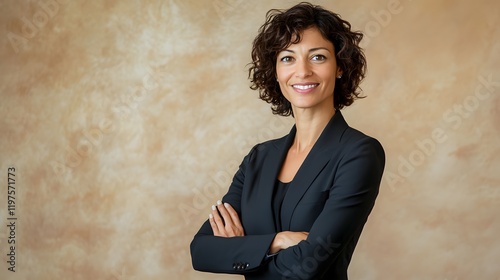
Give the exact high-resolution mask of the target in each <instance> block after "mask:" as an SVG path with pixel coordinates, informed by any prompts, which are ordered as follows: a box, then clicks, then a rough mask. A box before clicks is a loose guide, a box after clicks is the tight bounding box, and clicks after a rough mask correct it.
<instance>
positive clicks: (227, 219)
mask: <svg viewBox="0 0 500 280" xmlns="http://www.w3.org/2000/svg"><path fill="white" fill-rule="evenodd" d="M219 213H220V215H219ZM221 216H222V217H221ZM208 220H209V221H210V225H211V226H212V231H213V232H214V236H221V237H234V236H244V235H245V232H244V230H243V226H242V225H241V222H240V218H239V217H238V213H237V212H236V210H234V208H233V207H232V206H231V205H229V203H224V204H222V202H221V201H220V200H219V201H217V206H215V205H212V213H211V214H210V216H209V219H208Z"/></svg>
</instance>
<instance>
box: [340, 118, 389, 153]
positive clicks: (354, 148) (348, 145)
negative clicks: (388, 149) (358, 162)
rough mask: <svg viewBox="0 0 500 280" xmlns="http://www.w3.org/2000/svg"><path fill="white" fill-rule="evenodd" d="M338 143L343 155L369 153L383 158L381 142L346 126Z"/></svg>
mask: <svg viewBox="0 0 500 280" xmlns="http://www.w3.org/2000/svg"><path fill="white" fill-rule="evenodd" d="M340 145H342V147H343V148H342V150H343V152H344V154H345V155H351V156H354V155H359V154H369V155H371V156H376V157H377V158H380V159H382V160H385V152H384V148H383V146H382V144H381V143H380V142H379V141H378V140H377V139H375V138H373V137H371V136H369V135H366V134H364V133H363V132H361V131H359V130H357V129H355V128H352V127H349V126H348V127H347V128H346V129H345V131H344V133H343V134H342V136H341V138H340Z"/></svg>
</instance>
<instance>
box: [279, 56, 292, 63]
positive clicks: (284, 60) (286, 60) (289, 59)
mask: <svg viewBox="0 0 500 280" xmlns="http://www.w3.org/2000/svg"><path fill="white" fill-rule="evenodd" d="M292 60H293V58H292V57H290V56H285V57H282V58H281V62H291V61H292Z"/></svg>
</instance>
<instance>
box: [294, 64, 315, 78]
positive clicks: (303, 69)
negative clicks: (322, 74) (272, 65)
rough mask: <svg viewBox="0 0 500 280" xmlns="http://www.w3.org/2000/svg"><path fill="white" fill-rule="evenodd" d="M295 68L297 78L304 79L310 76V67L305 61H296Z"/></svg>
mask: <svg viewBox="0 0 500 280" xmlns="http://www.w3.org/2000/svg"><path fill="white" fill-rule="evenodd" d="M295 67H296V69H295V76H296V77H297V78H305V77H308V76H310V75H311V74H312V71H311V67H310V65H309V63H307V61H303V60H300V61H297V63H295Z"/></svg>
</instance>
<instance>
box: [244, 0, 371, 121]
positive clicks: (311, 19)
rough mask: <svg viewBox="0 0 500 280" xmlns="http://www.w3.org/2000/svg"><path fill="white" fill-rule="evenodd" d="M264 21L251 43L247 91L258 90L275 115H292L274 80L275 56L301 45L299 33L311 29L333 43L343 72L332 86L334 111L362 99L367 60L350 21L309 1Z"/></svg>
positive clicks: (271, 12) (269, 14) (272, 12)
mask: <svg viewBox="0 0 500 280" xmlns="http://www.w3.org/2000/svg"><path fill="white" fill-rule="evenodd" d="M266 18H267V20H266V22H265V23H264V24H263V25H262V26H261V27H260V29H259V32H258V35H257V37H256V38H255V40H254V41H253V48H252V62H251V63H249V65H250V68H249V70H248V77H249V79H250V82H251V85H250V88H251V89H253V90H259V97H260V99H262V100H264V101H266V102H267V103H270V104H272V106H271V109H272V111H273V113H274V114H277V115H281V116H289V115H292V116H293V112H292V107H291V104H290V102H289V101H288V100H287V99H286V98H285V97H284V96H283V94H282V92H281V89H280V87H279V84H278V82H277V81H276V59H277V57H278V54H279V53H280V52H281V51H283V50H284V49H286V48H287V47H288V46H290V45H291V44H296V43H298V42H300V40H301V33H302V31H304V30H306V29H308V28H310V27H316V28H318V30H319V31H320V32H321V34H322V35H323V37H325V38H326V39H327V40H329V41H330V42H332V43H333V46H334V51H335V58H336V60H337V65H338V66H339V67H340V69H341V70H342V78H341V79H338V80H337V81H336V83H335V89H334V92H335V94H334V107H335V109H342V108H343V107H345V106H349V105H351V104H352V103H353V102H354V100H355V99H358V98H363V97H362V96H360V94H361V88H360V87H359V84H360V83H361V81H362V80H363V79H364V77H365V72H366V58H365V55H364V53H363V50H362V49H361V47H360V46H359V43H360V42H361V39H362V38H363V34H362V33H361V32H356V31H351V24H350V23H349V22H347V21H345V20H343V19H341V17H340V16H339V15H338V14H335V13H333V12H331V11H328V10H326V9H324V8H322V7H321V6H316V5H313V4H311V3H308V2H301V3H299V4H297V5H295V6H293V7H292V8H290V9H288V10H278V9H272V10H269V11H268V12H267V14H266ZM292 40H293V41H292Z"/></svg>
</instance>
